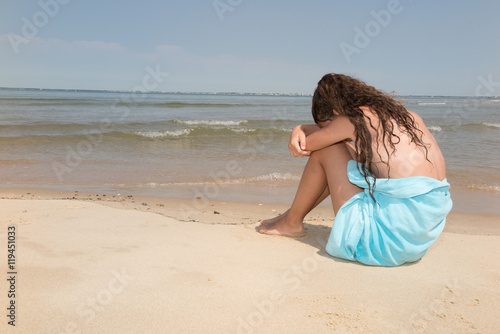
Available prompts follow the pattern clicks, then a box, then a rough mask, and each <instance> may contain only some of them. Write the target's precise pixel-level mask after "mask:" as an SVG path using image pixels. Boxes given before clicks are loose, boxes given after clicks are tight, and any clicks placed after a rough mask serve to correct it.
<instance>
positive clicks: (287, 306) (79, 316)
mask: <svg viewBox="0 0 500 334" xmlns="http://www.w3.org/2000/svg"><path fill="white" fill-rule="evenodd" d="M96 195H97V196H96ZM0 197H3V199H0V208H1V209H0V210H1V213H2V216H1V218H2V219H1V221H0V239H1V241H0V262H1V263H2V266H1V268H2V280H1V282H2V283H1V284H0V296H1V297H0V305H1V309H3V310H4V311H3V313H4V314H3V315H2V317H1V319H3V320H2V321H1V324H0V332H1V333H4V332H6V333H14V332H15V333H498V331H499V329H500V319H499V316H498V315H499V314H500V261H499V260H500V218H499V217H496V216H479V215H472V214H457V213H452V214H451V215H450V216H449V218H448V222H447V226H446V229H445V232H444V233H443V234H442V235H441V237H440V238H439V239H438V241H437V242H436V243H435V244H434V245H433V246H432V248H431V249H430V251H429V252H428V254H427V255H426V256H424V258H423V259H422V260H420V261H419V262H417V263H414V264H409V265H403V266H400V267H395V268H384V267H370V266H365V265H361V264H357V263H352V262H348V261H343V260H339V259H335V258H332V257H330V256H328V255H327V254H326V253H325V251H324V245H325V244H326V240H327V238H328V235H329V232H330V227H331V224H332V219H333V214H332V210H331V208H328V207H320V208H318V209H317V210H315V211H313V212H312V213H311V215H310V216H309V217H308V218H307V219H306V227H307V232H308V234H307V236H306V237H304V238H301V239H288V238H283V237H272V236H265V235H261V234H258V233H256V232H255V226H256V225H257V224H256V222H257V221H258V220H259V219H262V218H268V217H270V216H273V215H276V214H278V213H280V212H282V211H283V210H284V209H285V208H286V207H285V206H280V205H265V204H259V203H230V202H201V201H198V200H194V201H186V200H173V199H172V200H170V199H169V200H167V199H159V198H156V199H154V198H136V197H133V196H130V197H127V194H122V195H115V196H114V197H113V196H110V195H108V196H103V195H98V194H79V193H71V194H61V193H57V192H42V191H39V190H33V191H29V190H15V191H5V190H3V191H2V196H0ZM73 197H74V198H75V199H73ZM58 198H59V199H58ZM99 198H100V200H99ZM12 225H13V226H15V228H16V246H17V248H16V264H15V266H16V267H15V270H16V272H17V274H16V275H15V276H16V281H15V290H16V298H15V302H16V304H15V305H16V320H15V324H16V326H15V328H13V327H12V326H9V325H8V324H7V322H8V321H9V318H8V317H7V316H6V315H7V314H8V312H9V311H8V310H7V309H6V308H7V307H8V306H9V304H8V303H9V300H10V299H9V298H8V296H7V295H8V291H9V283H8V282H7V278H9V275H8V274H7V272H8V271H9V269H8V268H7V254H8V253H7V230H8V226H12Z"/></svg>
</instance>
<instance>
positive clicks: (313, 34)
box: [0, 0, 500, 95]
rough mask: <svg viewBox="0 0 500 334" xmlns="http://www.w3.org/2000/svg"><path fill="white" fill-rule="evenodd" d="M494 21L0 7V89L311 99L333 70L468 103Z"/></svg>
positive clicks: (258, 8) (392, 12)
mask: <svg viewBox="0 0 500 334" xmlns="http://www.w3.org/2000/svg"><path fill="white" fill-rule="evenodd" d="M498 14H500V1H497V0H489V1H460V0H459V1H436V0H399V1H398V0H387V1H385V0H384V1H378V0H377V1H365V2H361V1H345V0H344V1H338V0H337V1H334V0H313V1H305V0H304V1H294V0H288V1H284V0H276V1H263V0H215V1H214V0H193V1H180V0H171V1H159V0H151V1H148V0H145V1H129V0H120V1H119V0H107V1H104V0H100V1H97V0H85V1H83V0H24V1H15V0H4V1H2V3H1V4H0V60H1V61H0V86H3V87H37V88H68V89H110V90H114V89H115V90H131V89H134V88H137V87H139V86H141V85H142V83H143V82H144V80H146V82H147V83H149V86H154V88H155V90H158V91H203V92H214V91H215V92H217V91H236V92H280V93H295V92H297V93H306V94H310V93H312V92H313V90H314V88H315V86H316V83H317V82H318V80H319V79H320V78H321V76H322V75H323V74H325V73H329V72H336V73H346V74H350V75H354V76H356V77H358V78H360V79H362V80H364V81H366V82H368V83H369V84H372V85H374V86H375V87H377V88H379V89H383V90H385V91H389V92H390V91H396V92H398V93H399V94H405V95H409V94H413V95H419V94H422V95H474V94H475V92H476V88H477V87H478V85H480V84H481V82H480V80H479V79H478V78H480V77H482V78H488V76H490V82H494V83H497V82H500V63H499V59H500V38H499V33H500V20H498ZM148 69H149V72H148ZM151 70H153V71H159V72H161V73H162V75H161V76H159V78H160V79H159V80H156V81H154V80H152V79H151V78H149V79H147V78H146V77H147V76H148V73H150V71H151ZM167 72H168V76H167V75H165V73H167ZM145 78H146V79H145ZM147 80H149V81H147ZM153 84H154V85H153ZM499 85H500V84H499ZM493 86H494V87H495V90H496V91H495V92H494V95H500V87H498V86H495V85H493ZM490 91H491V89H490ZM490 91H488V90H482V91H481V92H482V93H485V94H490V93H491V92H490Z"/></svg>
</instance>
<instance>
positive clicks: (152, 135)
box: [134, 129, 192, 138]
mask: <svg viewBox="0 0 500 334" xmlns="http://www.w3.org/2000/svg"><path fill="white" fill-rule="evenodd" d="M191 131H192V130H191V129H182V130H170V131H169V130H167V131H137V132H134V134H136V135H138V136H142V137H146V138H163V137H180V136H185V135H189V134H190V133H191Z"/></svg>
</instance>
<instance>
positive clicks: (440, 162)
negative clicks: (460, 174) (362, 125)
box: [362, 107, 446, 181]
mask: <svg viewBox="0 0 500 334" xmlns="http://www.w3.org/2000/svg"><path fill="white" fill-rule="evenodd" d="M362 110H363V112H364V114H365V117H366V122H367V126H368V129H369V130H370V134H371V135H372V138H373V145H372V150H373V166H372V173H373V174H375V176H376V177H379V178H387V177H390V178H393V179H398V178H403V177H410V176H427V177H431V178H434V179H437V180H440V181H441V180H443V179H444V178H445V177H446V171H445V170H446V168H445V162H444V158H443V155H442V153H441V150H440V149H439V146H438V144H437V142H436V140H435V139H434V136H433V135H432V134H431V133H430V131H429V129H427V127H426V126H425V124H424V122H423V120H422V118H421V117H420V116H419V115H418V114H416V113H414V112H412V111H408V112H409V113H410V114H411V116H412V117H413V118H414V120H415V124H416V126H417V128H418V129H420V130H421V131H422V133H423V135H422V141H423V142H424V144H425V145H426V147H427V150H428V152H427V158H426V152H425V149H424V148H423V147H419V146H417V145H416V144H415V143H412V142H411V140H410V137H409V136H408V135H407V134H405V133H403V132H402V131H401V130H400V129H399V128H398V126H397V124H396V123H395V122H394V131H393V133H394V134H395V135H396V136H398V137H399V138H400V140H399V141H398V140H397V138H395V137H393V142H394V146H395V149H394V150H393V149H392V148H391V146H390V145H389V143H388V139H387V138H386V145H385V147H387V150H388V151H389V154H387V151H386V148H385V147H384V145H383V144H382V135H381V128H380V126H379V120H378V117H377V116H376V114H374V113H372V112H371V111H370V109H369V108H366V107H363V108H362ZM370 121H371V124H372V125H373V126H374V127H375V128H377V129H378V131H379V135H377V131H376V130H375V129H373V128H372V127H371V125H370ZM387 162H388V163H387Z"/></svg>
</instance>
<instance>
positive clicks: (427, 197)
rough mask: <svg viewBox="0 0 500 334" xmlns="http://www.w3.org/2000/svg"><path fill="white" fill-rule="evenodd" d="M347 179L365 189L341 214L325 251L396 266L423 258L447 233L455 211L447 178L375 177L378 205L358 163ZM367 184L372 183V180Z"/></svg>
mask: <svg viewBox="0 0 500 334" xmlns="http://www.w3.org/2000/svg"><path fill="white" fill-rule="evenodd" d="M347 175H348V177H349V181H350V182H351V183H353V184H355V185H357V186H358V187H361V188H363V189H364V191H362V192H360V193H358V194H356V195H354V196H353V197H352V198H351V199H349V201H347V202H346V203H345V204H344V205H343V206H342V207H341V208H340V210H339V211H338V212H337V215H336V216H335V220H334V222H333V227H332V231H331V234H330V238H329V239H328V243H327V244H326V252H327V253H328V254H330V255H332V256H334V257H339V258H343V259H347V260H351V261H358V262H361V263H364V264H368V265H381V266H397V265H401V264H403V263H406V262H414V261H417V260H419V259H420V258H421V257H422V256H424V254H425V253H426V252H427V250H428V249H429V247H430V246H431V245H432V244H433V243H434V241H436V240H437V238H438V237H439V235H440V234H441V232H442V231H443V228H444V225H445V221H446V215H447V214H448V212H450V210H451V207H452V201H451V198H450V192H449V188H450V185H449V183H448V182H447V180H446V179H444V180H443V181H438V180H436V179H433V178H430V177H425V176H412V177H407V178H401V179H382V178H377V180H376V184H375V189H374V192H373V196H374V197H375V199H376V200H377V202H378V203H377V202H375V201H374V200H373V198H372V197H371V196H370V193H369V191H368V184H367V183H366V180H365V179H364V177H363V175H362V174H361V173H360V172H359V171H358V169H357V162H355V161H354V160H351V161H349V163H348V165H347ZM368 180H369V181H370V183H371V184H373V178H371V177H369V179H368Z"/></svg>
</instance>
